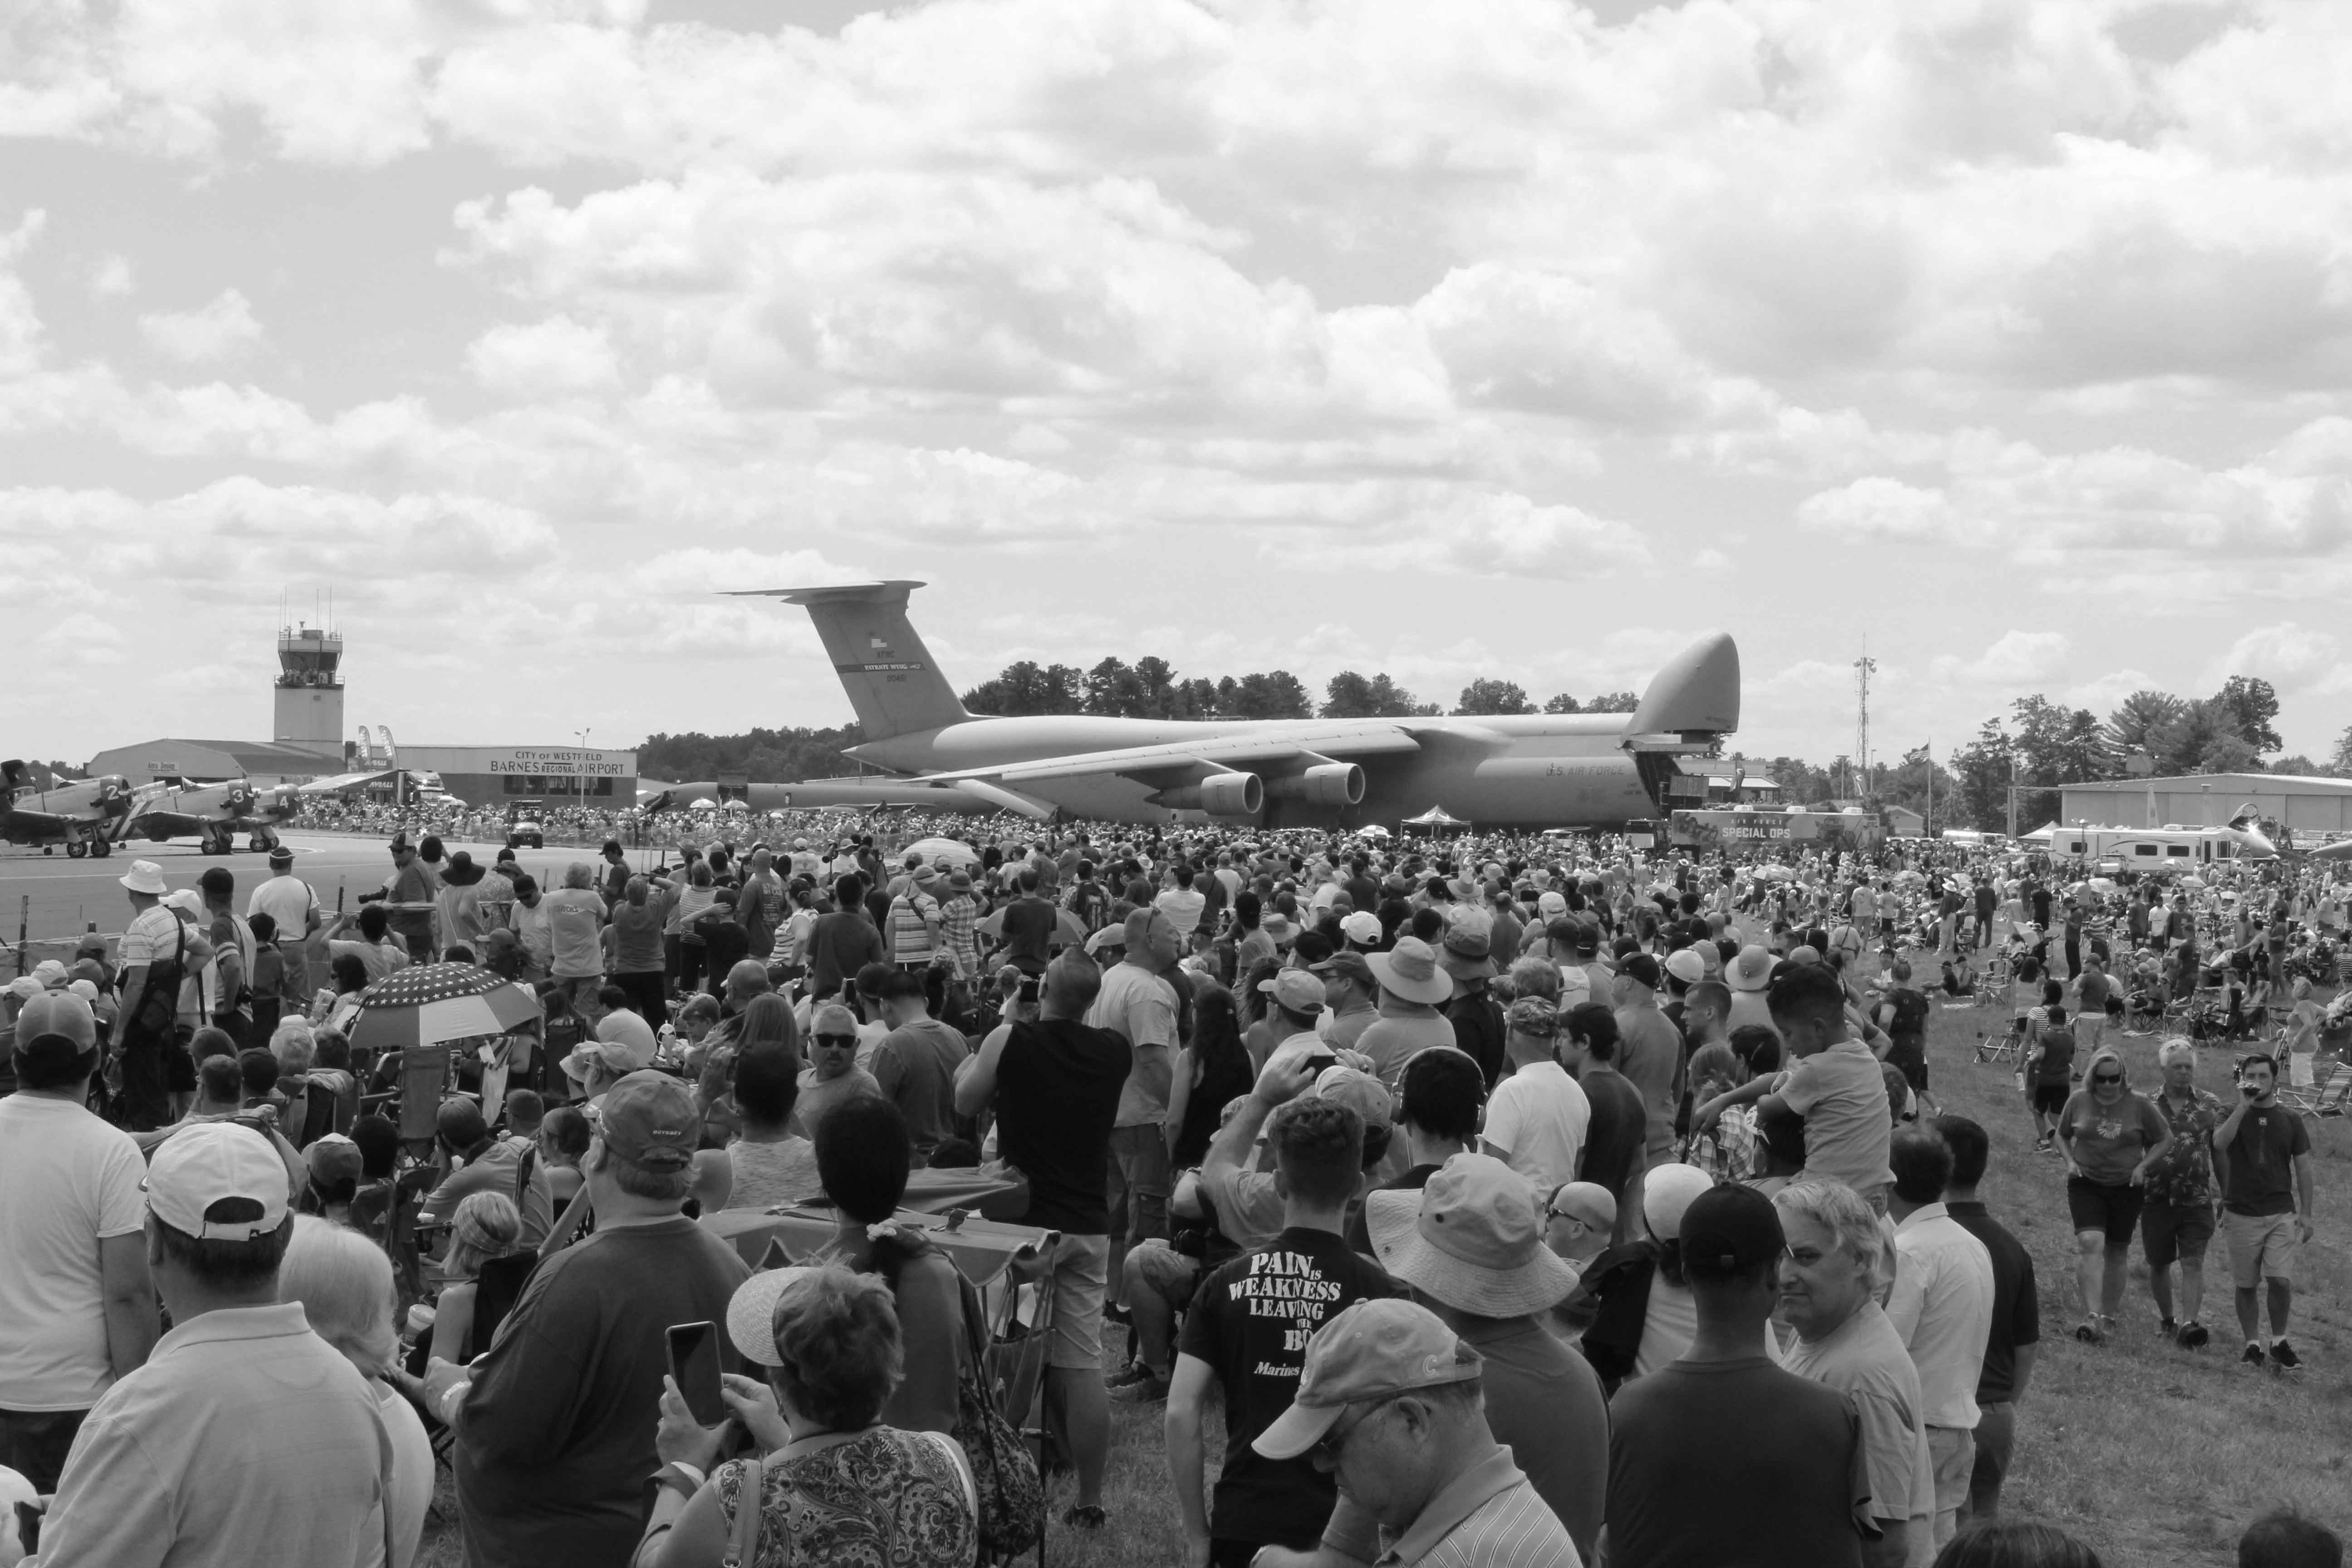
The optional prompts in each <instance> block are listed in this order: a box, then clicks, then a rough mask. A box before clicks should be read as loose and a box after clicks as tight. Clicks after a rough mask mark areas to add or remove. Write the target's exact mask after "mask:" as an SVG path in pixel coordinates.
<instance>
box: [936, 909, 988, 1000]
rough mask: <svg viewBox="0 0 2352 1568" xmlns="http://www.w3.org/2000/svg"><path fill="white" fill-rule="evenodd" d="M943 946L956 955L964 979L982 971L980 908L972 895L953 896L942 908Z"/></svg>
mask: <svg viewBox="0 0 2352 1568" xmlns="http://www.w3.org/2000/svg"><path fill="white" fill-rule="evenodd" d="M940 946H941V947H944V948H946V949H947V950H948V952H951V953H953V954H954V955H955V961H956V968H957V970H958V971H960V972H961V973H962V974H963V976H964V978H966V979H970V978H971V977H972V976H973V975H974V974H976V973H979V972H980V905H979V903H978V902H977V901H976V900H974V899H973V898H972V896H971V894H970V893H955V894H951V895H950V897H949V899H948V901H947V902H946V903H944V904H941V905H940Z"/></svg>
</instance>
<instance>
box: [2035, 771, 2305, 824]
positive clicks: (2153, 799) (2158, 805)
mask: <svg viewBox="0 0 2352 1568" xmlns="http://www.w3.org/2000/svg"><path fill="white" fill-rule="evenodd" d="M2059 795H2060V805H2059V809H2058V820H2059V821H2060V822H2062V823H2065V824H2068V825H2072V824H2074V823H2078V822H2080V823H2088V824H2090V825H2091V826H2095V827H2219V826H2222V825H2223V824H2224V823H2227V822H2228V821H2229V820H2230V818H2231V817H2232V816H2236V815H2238V813H2239V812H2240V811H2241V810H2242V808H2243V807H2245V806H2246V805H2252V806H2253V808H2254V816H2257V817H2259V818H2262V819H2263V820H2265V821H2270V822H2276V823H2281V824H2283V825H2284V826H2285V827H2286V829H2287V830H2288V831H2289V832H2290V833H2293V834H2295V835H2297V836H2298V837H2300V836H2301V835H2304V834H2310V835H2313V836H2315V837H2316V836H2318V835H2321V834H2336V833H2352V779H2328V778H2310V777H2305V776H2303V775H2301V774H2295V773H2186V774H2180V775H2177V776H2174V777H2170V778H2144V779H2113V780H2109V781H2107V782H2105V783H2101V784H2064V785H2062V786H2061V787H2060V790H2059Z"/></svg>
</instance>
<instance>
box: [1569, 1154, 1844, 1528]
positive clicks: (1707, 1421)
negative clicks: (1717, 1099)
mask: <svg viewBox="0 0 2352 1568" xmlns="http://www.w3.org/2000/svg"><path fill="white" fill-rule="evenodd" d="M1680 1229H1681V1243H1682V1256H1683V1272H1684V1276H1685V1279H1687V1280H1688V1281H1689V1285H1690V1290H1691V1296H1692V1299H1693V1300H1694V1301H1695V1303H1696V1309H1697V1314H1698V1331H1697V1335H1696V1339H1695V1340H1694V1341H1693V1342H1692V1344H1691V1347H1690V1349H1689V1350H1688V1351H1686V1352H1685V1353H1684V1354H1683V1355H1682V1357H1681V1358H1680V1359H1679V1360H1676V1361H1675V1362H1672V1363H1668V1364H1667V1365H1665V1366H1664V1367H1661V1368H1659V1369H1658V1370H1656V1371H1655V1372H1653V1373H1649V1374H1648V1375H1647V1376H1644V1377H1640V1378H1636V1379H1634V1380H1633V1382H1631V1383H1628V1384H1626V1385H1625V1386H1624V1387H1623V1388H1622V1389H1621V1390H1620V1391H1619V1392H1618V1394H1617V1397H1616V1399H1615V1400H1614V1401H1613V1402H1612V1404H1611V1405H1610V1412H1609V1413H1610V1419H1611V1423H1612V1433H1611V1436H1610V1444H1609V1447H1610V1463H1609V1504H1608V1514H1609V1560H1610V1563H1612V1568H1676V1565H1679V1564H1684V1563H1731V1562H1738V1563H1757V1564H1759V1565H1770V1568H1815V1565H1817V1564H1818V1565H1820V1568H1860V1565H1861V1563H1862V1562H1863V1536H1864V1528H1865V1523H1866V1521H1867V1520H1868V1517H1869V1510H1870V1499H1869V1496H1868V1493H1869V1487H1868V1484H1867V1479H1866V1476H1865V1474H1864V1468H1863V1465H1862V1462H1861V1451H1860V1450H1861V1444H1862V1428H1861V1422H1860V1418H1859V1417H1858V1416H1857V1415H1855V1414H1854V1410H1853V1405H1851V1404H1849V1403H1848V1402H1847V1401H1846V1400H1845V1398H1844V1397H1843V1395H1841V1394H1838V1393H1837V1392H1836V1391H1834V1390H1832V1389H1830V1388H1826V1387H1824V1386H1822V1384H1816V1383H1810V1382H1808V1381H1806V1380H1805V1379H1803V1378H1801V1377H1798V1376H1796V1375H1794V1374H1793V1373H1788V1372H1784V1371H1782V1370H1781V1369H1780V1368H1779V1367H1777V1366H1775V1365H1774V1364H1773V1363H1772V1361H1771V1359H1770V1357H1769V1356H1767V1355H1766V1354H1765V1353H1764V1351H1763V1346H1764V1344H1765V1343H1766V1342H1767V1341H1766V1336H1767V1334H1768V1333H1769V1328H1768V1324H1769V1320H1770V1318H1771V1315H1772V1309H1773V1306H1774V1304H1775V1302H1776V1300H1777V1299H1778V1292H1779V1283H1778V1281H1779V1270H1780V1258H1781V1254H1782V1247H1783V1242H1782V1236H1781V1228H1780V1216H1779V1215H1778V1214H1777V1213H1776V1212H1775V1210H1774V1208H1773V1206H1772V1203H1771V1200H1770V1199H1769V1198H1766V1197H1765V1196H1763V1194H1759V1193H1758V1192H1756V1191H1754V1190H1753V1189H1751V1188H1748V1187H1742V1186H1737V1185H1727V1186H1718V1187H1715V1188H1711V1189H1710V1190H1708V1191H1706V1192H1705V1193H1702V1194H1699V1195H1698V1196H1697V1197H1696V1198H1695V1199H1694V1200H1692V1202H1691V1205H1690V1206H1689V1207H1688V1208H1687V1209H1686V1210H1685V1211H1684V1214H1683V1217H1682V1224H1681V1227H1680ZM1702 1499H1703V1500H1704V1506H1695V1504H1696V1503H1697V1502H1698V1500H1702ZM1763 1521H1769V1528H1760V1527H1759V1526H1760V1525H1761V1524H1762V1522H1763Z"/></svg>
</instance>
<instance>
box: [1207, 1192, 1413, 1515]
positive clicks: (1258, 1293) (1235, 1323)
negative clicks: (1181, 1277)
mask: <svg viewBox="0 0 2352 1568" xmlns="http://www.w3.org/2000/svg"><path fill="white" fill-rule="evenodd" d="M1398 1293H1399V1292H1398V1290H1397V1288H1396V1286H1395V1285H1394V1284H1393V1283H1391V1280H1390V1279H1389V1277H1388V1275H1387V1274H1386V1272H1384V1271H1383V1270H1382V1269H1381V1266H1380V1265H1379V1264H1377V1263H1374V1262H1373V1261H1372V1260H1371V1259H1370V1258H1365V1257H1363V1256H1361V1255H1360V1254H1359V1253H1357V1252H1355V1251H1353V1250H1351V1249H1350V1248H1349V1246H1348V1244H1347V1242H1346V1241H1345V1240H1344V1239H1342V1238H1341V1237H1337V1236H1334V1235H1332V1234H1331V1233H1330V1232H1328V1231H1322V1230H1304V1229H1297V1228H1293V1229H1289V1230H1286V1231H1283V1232H1282V1233H1281V1234H1280V1235H1278V1236H1276V1237H1275V1238H1274V1239H1273V1240H1272V1241H1270V1242H1268V1243H1266V1244H1265V1246H1264V1247H1259V1248H1257V1249H1256V1250H1255V1251H1252V1252H1246V1253H1244V1254H1243V1255H1242V1256H1241V1257H1239V1258H1234V1260H1233V1261H1232V1262H1230V1263H1227V1264H1225V1265H1224V1266H1223V1267H1222V1268H1218V1269H1216V1270H1214V1271H1213V1272H1212V1273H1211V1274H1210V1275H1209V1276H1208V1278H1206V1279H1203V1280H1202V1281H1201V1288H1200V1290H1199V1291H1198V1292H1197V1293H1196V1294H1195V1295H1194V1296H1193V1298H1192V1311H1191V1313H1190V1314H1189V1315H1188V1316H1187V1317H1186V1318H1185V1320H1184V1337H1183V1340H1182V1342H1181V1343H1180V1344H1179V1345H1178V1346H1177V1349H1178V1350H1179V1351H1180V1352H1182V1353H1183V1354H1185V1355H1188V1356H1192V1357H1195V1358H1196V1359H1198V1360H1201V1361H1203V1362H1206V1363H1208V1364H1209V1368H1210V1370H1211V1371H1213V1372H1214V1373H1216V1374H1217V1377H1218V1380H1219V1381H1220V1383H1222V1384H1223V1387H1224V1392H1225V1462H1224V1468H1223V1470H1221V1471H1220V1472H1219V1474H1218V1476H1217V1489H1216V1493H1215V1496H1214V1497H1213V1499H1212V1500H1211V1505H1210V1510H1209V1532H1210V1534H1211V1535H1213V1536H1214V1537H1215V1538H1216V1539H1217V1540H1219V1541H1236V1542H1248V1543H1251V1544H1255V1545H1276V1546H1287V1547H1293V1548H1297V1549H1302V1550H1303V1549H1306V1548H1308V1547H1312V1546H1313V1545H1314V1544H1315V1543H1316V1542H1318V1541H1319V1540H1321V1539H1322V1535H1323V1526H1324V1523H1325V1521H1328V1519H1329V1518H1330V1517H1331V1505H1332V1503H1333V1501H1334V1500H1335V1499H1336V1498H1337V1497H1338V1495H1339V1494H1338V1490H1337V1488H1336V1487H1335V1485H1334V1483H1333V1481H1332V1479H1331V1478H1330V1477H1329V1476H1328V1475H1326V1474H1324V1473H1323V1472H1322V1471H1320V1470H1318V1469H1317V1468H1315V1462H1314V1459H1313V1458H1312V1457H1311V1456H1308V1455H1304V1454H1302V1455H1300V1456H1299V1457H1298V1458H1295V1459H1269V1458H1265V1457H1264V1456H1262V1455H1260V1454H1259V1453H1258V1452H1257V1451H1256V1450H1255V1449H1253V1448H1252V1447H1250V1444H1251V1443H1252V1442H1253V1441H1255V1439H1256V1437H1257V1436H1258V1434H1259V1433H1261V1432H1264V1431H1265V1429H1266V1428H1267V1427H1268V1426H1273V1425H1274V1422H1275V1418H1276V1417H1277V1416H1279V1415H1281V1414H1282V1413H1283V1412H1284V1411H1286V1410H1287V1409H1289V1408H1290V1399H1291V1395H1292V1394H1296V1393H1297V1392H1298V1377H1299V1373H1301V1372H1302V1371H1303V1370H1304V1369H1305V1368H1306V1365H1307V1341H1308V1340H1309V1339H1310V1338H1312V1337H1313V1336H1314V1333H1315V1331H1316V1330H1317V1329H1319V1328H1321V1327H1322V1326H1323V1325H1324V1324H1325V1323H1328V1322H1329V1321H1331V1320H1332V1319H1333V1318H1336V1317H1338V1316H1339V1314H1340V1313H1341V1312H1343V1311H1345V1310H1348V1309H1349V1307H1352V1306H1354V1305H1355V1304H1356V1303H1357V1302H1359V1301H1365V1300H1373V1299H1376V1298H1380V1297H1387V1296H1394V1295H1397V1294H1398Z"/></svg>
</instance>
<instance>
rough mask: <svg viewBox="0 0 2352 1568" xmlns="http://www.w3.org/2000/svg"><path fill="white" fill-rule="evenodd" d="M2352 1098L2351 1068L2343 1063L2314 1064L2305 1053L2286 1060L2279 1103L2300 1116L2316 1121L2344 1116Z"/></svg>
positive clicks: (2326, 1062) (2317, 1062) (2280, 1083)
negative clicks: (2346, 1102)
mask: <svg viewBox="0 0 2352 1568" xmlns="http://www.w3.org/2000/svg"><path fill="white" fill-rule="evenodd" d="M2347 1096H2352V1067H2347V1066H2345V1065H2344V1064H2343V1063H2342V1062H2340V1061H2332V1060H2331V1061H2325V1062H2321V1061H2315V1059H2314V1058H2312V1057H2311V1056H2310V1055H2308V1054H2306V1053H2298V1054H2296V1055H2294V1056H2292V1057H2289V1058H2287V1059H2286V1064H2285V1071H2284V1073H2283V1074H2282V1075H2281V1077H2280V1079H2279V1085H2278V1101H2279V1103H2280V1104H2281V1105H2284V1106H2285V1107H2286V1108H2287V1109H2288V1110H2292V1111H2294V1113H2295V1114H2296V1115H2298V1116H2306V1117H2310V1118H2312V1119H2314V1120H2316V1119H2318V1118H2320V1117H2322V1116H2342V1115H2344V1114H2345V1113H2346V1106H2345V1100H2346V1099H2347Z"/></svg>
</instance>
